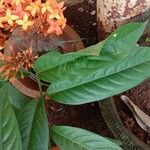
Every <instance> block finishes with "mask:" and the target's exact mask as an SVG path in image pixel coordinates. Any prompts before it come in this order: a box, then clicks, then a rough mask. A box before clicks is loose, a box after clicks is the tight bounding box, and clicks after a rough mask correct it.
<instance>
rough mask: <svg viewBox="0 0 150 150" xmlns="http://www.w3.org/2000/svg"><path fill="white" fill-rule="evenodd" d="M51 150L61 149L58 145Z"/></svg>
mask: <svg viewBox="0 0 150 150" xmlns="http://www.w3.org/2000/svg"><path fill="white" fill-rule="evenodd" d="M51 150H59V148H58V147H54V148H52V149H51Z"/></svg>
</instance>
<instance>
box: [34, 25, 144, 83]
mask: <svg viewBox="0 0 150 150" xmlns="http://www.w3.org/2000/svg"><path fill="white" fill-rule="evenodd" d="M145 26H146V23H144V24H141V23H130V24H126V25H124V26H122V27H120V28H119V29H117V30H116V31H115V32H114V33H112V34H111V35H110V36H109V37H108V38H107V39H106V40H105V41H104V42H102V43H99V44H96V45H94V46H92V47H88V48H86V49H87V50H88V51H90V52H91V51H95V50H96V51H97V50H99V51H100V50H101V53H100V56H96V57H94V56H92V57H91V56H87V57H73V58H75V59H72V57H70V56H69V55H68V54H67V55H66V54H65V55H60V56H61V57H62V58H64V59H62V58H60V57H59V56H58V55H55V56H54V55H52V54H51V53H49V54H46V55H45V56H44V57H41V58H39V60H38V61H37V62H36V63H35V70H36V71H37V72H38V73H39V75H40V78H41V79H42V80H44V81H46V82H55V81H59V80H72V79H74V78H76V76H84V75H85V74H90V73H91V72H92V71H94V70H95V68H98V67H101V66H104V65H107V64H109V63H110V62H112V63H113V61H114V60H120V59H123V58H124V57H126V55H128V53H129V52H130V51H131V50H132V48H133V47H134V46H135V44H136V42H137V40H138V39H139V38H140V36H141V35H142V33H143V31H144V28H145ZM77 54H78V53H77ZM77 54H74V56H78V55H77ZM72 55H73V54H72V53H71V56H72ZM66 56H67V57H68V56H69V57H68V58H69V59H67V57H66ZM54 64H55V65H54ZM93 66H94V68H93Z"/></svg>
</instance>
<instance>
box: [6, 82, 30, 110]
mask: <svg viewBox="0 0 150 150" xmlns="http://www.w3.org/2000/svg"><path fill="white" fill-rule="evenodd" d="M5 86H6V88H7V91H8V98H9V101H10V103H11V104H12V106H13V108H15V110H16V111H18V110H20V109H21V108H22V107H23V106H24V105H25V104H27V103H28V102H29V101H30V99H29V98H28V97H26V96H25V95H23V94H22V93H21V92H19V91H18V90H17V89H16V88H15V87H14V86H13V85H11V84H10V83H7V82H5Z"/></svg>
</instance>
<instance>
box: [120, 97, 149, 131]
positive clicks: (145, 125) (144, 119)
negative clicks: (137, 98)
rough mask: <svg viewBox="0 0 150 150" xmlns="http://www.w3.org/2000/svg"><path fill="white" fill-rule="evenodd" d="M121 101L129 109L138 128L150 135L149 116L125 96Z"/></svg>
mask: <svg viewBox="0 0 150 150" xmlns="http://www.w3.org/2000/svg"><path fill="white" fill-rule="evenodd" d="M121 99H122V100H123V101H124V102H125V103H126V104H127V106H128V107H129V108H130V110H131V111H132V113H133V115H134V117H135V119H136V121H137V123H138V124H139V126H140V127H141V128H142V129H143V130H145V131H146V132H148V133H150V116H148V115H147V114H146V113H145V112H143V111H142V110H141V109H140V108H138V107H137V106H136V105H135V104H134V103H133V102H132V101H131V100H130V99H129V98H128V97H127V96H125V95H122V96H121Z"/></svg>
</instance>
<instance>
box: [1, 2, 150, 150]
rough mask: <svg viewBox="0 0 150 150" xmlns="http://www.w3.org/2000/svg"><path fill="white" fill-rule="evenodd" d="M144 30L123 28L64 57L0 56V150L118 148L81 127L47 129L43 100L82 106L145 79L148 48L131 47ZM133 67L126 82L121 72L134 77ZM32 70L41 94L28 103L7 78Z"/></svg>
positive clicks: (26, 53) (53, 53)
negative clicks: (0, 78) (130, 78)
mask: <svg viewBox="0 0 150 150" xmlns="http://www.w3.org/2000/svg"><path fill="white" fill-rule="evenodd" d="M2 4H3V3H2ZM55 4H57V3H55ZM9 6H10V5H9ZM145 27H146V23H144V24H142V23H132V24H127V25H124V26H122V27H121V28H119V29H118V30H116V31H115V32H113V33H112V34H111V35H110V36H109V37H108V38H107V39H106V40H105V41H102V42H100V43H97V44H96V45H93V46H91V47H87V48H85V49H81V50H79V51H76V52H70V53H66V54H62V53H61V52H59V51H54V50H51V51H49V52H47V53H45V54H43V55H41V56H39V57H38V58H37V57H36V54H34V53H32V50H31V49H25V50H24V51H18V52H17V53H16V55H15V56H16V57H14V56H13V55H7V54H2V53H1V65H2V66H1V77H2V79H5V81H1V82H0V83H1V84H0V86H1V88H0V92H1V95H2V98H1V99H0V107H1V109H0V110H2V111H1V113H0V118H1V124H0V130H1V132H0V133H3V134H0V136H1V139H2V140H1V141H0V142H1V144H0V146H1V149H15V150H16V149H18V150H20V149H32V150H34V149H35V150H36V149H44V150H46V149H48V147H52V146H51V144H50V139H52V140H53V141H54V142H55V143H56V144H57V145H58V146H59V148H60V149H65V150H70V149H71V150H77V149H79V150H80V149H91V150H92V149H114V150H117V149H121V147H119V146H118V145H117V144H115V143H114V141H113V142H112V141H110V139H109V140H108V139H107V138H104V137H102V136H99V135H96V134H94V133H91V132H89V131H85V130H83V129H79V128H74V127H68V126H51V127H49V126H48V121H47V116H46V111H45V107H44V100H45V99H49V100H50V98H51V99H53V100H55V101H56V102H59V103H63V104H68V105H79V104H85V103H89V102H94V101H98V100H103V99H105V98H108V97H110V96H113V95H115V94H119V93H121V92H123V91H126V90H128V89H129V88H131V87H134V86H135V85H137V84H139V83H140V82H142V81H143V80H145V79H146V78H148V77H149V76H150V72H148V71H147V73H146V74H142V72H143V71H145V70H148V68H149V61H150V57H149V55H150V51H149V50H150V48H149V47H138V46H137V45H136V42H137V40H138V39H139V37H140V36H141V35H142V33H143V31H144V29H145ZM36 50H37V49H36ZM133 56H134V58H135V59H134V60H133V59H132V58H133ZM26 57H27V58H28V59H26ZM14 59H15V65H14ZM18 60H19V63H20V62H23V64H22V63H21V67H20V68H19V69H18V68H17V69H18V70H16V69H15V70H14V68H13V67H15V68H16V67H18V66H19V63H18ZM20 60H21V61H20ZM25 60H27V61H25ZM12 65H13V66H12ZM10 66H11V69H12V70H10ZM26 66H27V69H26ZM28 67H29V68H28ZM31 67H32V69H31ZM137 68H138V69H139V70H140V72H139V74H138V75H139V76H140V77H139V76H137V78H136V80H133V81H132V80H130V84H125V83H127V82H128V80H129V79H128V78H126V74H128V76H130V77H134V76H135V75H137V72H136V70H137ZM12 71H15V76H14V73H13V74H12ZM33 72H35V74H34V76H35V78H36V79H37V82H38V87H39V91H40V96H39V98H37V99H33V100H30V101H29V100H28V99H29V98H27V97H26V96H24V95H22V94H21V93H20V92H19V91H18V90H16V89H15V88H14V87H13V86H12V85H11V84H9V83H7V82H6V80H7V81H8V80H9V81H12V79H14V78H15V79H16V78H19V77H23V76H30V75H31V74H32V73H33ZM12 75H13V76H12ZM22 75H23V76H22ZM12 77H13V78H12ZM41 81H44V82H46V83H48V86H49V87H48V89H47V90H46V92H43V90H42V87H41V85H42V83H41ZM12 129H13V130H12ZM49 129H50V132H49Z"/></svg>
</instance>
